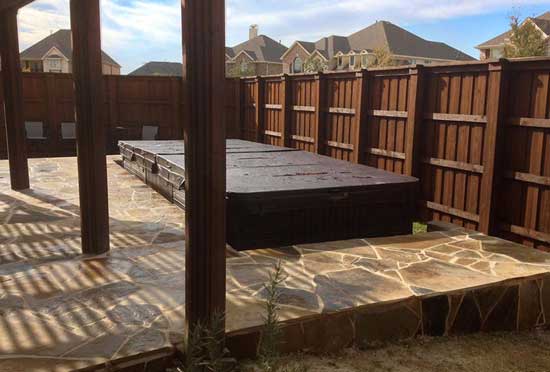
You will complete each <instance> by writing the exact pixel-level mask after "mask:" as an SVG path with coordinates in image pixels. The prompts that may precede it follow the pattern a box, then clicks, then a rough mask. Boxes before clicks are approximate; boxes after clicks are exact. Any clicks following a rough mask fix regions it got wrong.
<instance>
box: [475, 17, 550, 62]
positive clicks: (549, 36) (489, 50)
mask: <svg viewBox="0 0 550 372" xmlns="http://www.w3.org/2000/svg"><path fill="white" fill-rule="evenodd" d="M525 22H532V23H533V24H534V25H535V27H536V29H538V30H539V31H540V32H541V33H542V35H543V38H544V39H546V55H547V56H550V12H546V13H544V14H541V15H540V16H538V17H530V18H527V19H526V20H525V21H523V23H522V24H524V23H525ZM511 34H512V31H511V30H509V31H506V32H505V33H503V34H500V35H498V36H497V37H494V38H492V39H491V40H487V41H486V42H484V43H482V44H480V45H478V46H477V47H476V48H477V49H479V54H480V59H481V60H484V59H489V58H491V59H495V58H502V57H503V56H504V46H505V45H506V44H507V43H509V42H510V36H511Z"/></svg>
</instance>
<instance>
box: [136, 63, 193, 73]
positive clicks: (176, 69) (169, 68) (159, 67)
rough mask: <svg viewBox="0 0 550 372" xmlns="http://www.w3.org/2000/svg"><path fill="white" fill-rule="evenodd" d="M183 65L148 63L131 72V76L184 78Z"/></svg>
mask: <svg viewBox="0 0 550 372" xmlns="http://www.w3.org/2000/svg"><path fill="white" fill-rule="evenodd" d="M182 71H183V65H182V64H181V63H179V62H147V63H146V64H144V65H143V66H141V67H139V68H138V69H136V70H134V71H132V72H130V73H129V74H128V75H131V76H182Z"/></svg>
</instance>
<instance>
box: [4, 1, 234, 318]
mask: <svg viewBox="0 0 550 372" xmlns="http://www.w3.org/2000/svg"><path fill="white" fill-rule="evenodd" d="M32 1H33V0H2V1H1V2H0V52H1V58H2V74H3V79H4V90H5V91H4V96H5V112H6V128H7V130H6V131H7V141H8V157H9V166H10V177H11V187H12V188H13V189H14V190H23V189H27V188H29V171H28V165H27V156H26V151H25V137H26V136H25V128H24V119H23V97H22V72H21V66H20V59H19V41H18V29H17V12H18V10H19V9H20V8H21V7H23V6H25V5H27V4H29V3H31V2H32ZM70 11H71V29H72V33H73V77H74V89H75V97H76V113H75V115H76V120H75V121H76V128H77V129H76V143H77V158H78V178H79V193H80V214H81V234H82V251H83V253H85V254H102V253H105V252H107V251H108V250H109V207H108V195H107V167H106V151H105V130H106V129H105V123H104V122H103V121H102V119H101V118H102V113H101V111H102V110H103V104H102V102H103V78H102V68H101V27H100V0H70ZM181 11H182V27H183V32H182V40H183V84H184V92H185V93H184V94H185V98H184V99H185V105H184V107H185V114H184V120H185V125H184V127H185V133H184V139H185V149H186V157H185V162H186V167H185V168H186V175H185V177H186V182H185V188H186V190H185V193H186V243H185V244H186V251H185V252H186V261H185V262H186V264H185V266H186V282H185V286H186V319H187V324H188V326H190V327H193V326H194V325H195V324H197V322H198V321H201V322H209V321H210V320H211V317H212V315H213V314H214V313H223V312H224V311H225V182H226V181H225V128H224V120H223V112H224V110H223V99H224V95H223V84H222V82H223V81H224V79H225V66H224V55H225V1H224V0H181ZM205 61H206V62H207V63H205ZM191 92H192V94H190V93H191Z"/></svg>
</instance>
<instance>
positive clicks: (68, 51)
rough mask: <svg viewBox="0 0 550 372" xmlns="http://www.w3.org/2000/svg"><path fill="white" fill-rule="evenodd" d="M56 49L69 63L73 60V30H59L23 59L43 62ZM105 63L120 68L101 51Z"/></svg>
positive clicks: (27, 53)
mask: <svg viewBox="0 0 550 372" xmlns="http://www.w3.org/2000/svg"><path fill="white" fill-rule="evenodd" d="M54 47H55V48H56V49H57V50H59V52H60V53H61V54H62V55H63V56H64V57H66V58H67V59H68V60H69V61H70V60H72V58H73V43H72V37H71V30H58V31H57V32H54V33H53V34H51V35H49V36H47V37H45V38H44V39H42V40H40V41H39V42H37V43H36V44H34V45H32V46H30V47H29V48H27V49H25V50H24V51H23V52H21V58H22V59H33V60H41V59H42V58H43V57H44V55H46V54H47V53H48V52H49V51H50V50H51V49H52V48H54ZM101 53H102V61H103V63H108V64H111V65H115V66H118V67H120V65H119V64H118V63H117V62H116V61H115V60H114V59H112V58H111V57H110V56H109V55H108V54H107V53H105V52H103V51H101Z"/></svg>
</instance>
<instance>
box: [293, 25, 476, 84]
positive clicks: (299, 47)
mask: <svg viewBox="0 0 550 372" xmlns="http://www.w3.org/2000/svg"><path fill="white" fill-rule="evenodd" d="M376 49H386V50H388V51H389V52H390V53H391V55H392V62H393V63H394V64H396V65H407V64H416V63H419V64H420V63H423V64H430V63H436V62H450V61H472V60H474V58H473V57H471V56H469V55H467V54H466V53H463V52H461V51H460V50H458V49H455V48H453V47H451V46H449V45H447V44H445V43H441V42H435V41H429V40H425V39H422V38H421V37H419V36H417V35H414V34H413V33H411V32H409V31H407V30H405V29H403V28H401V27H399V26H397V25H394V24H393V23H390V22H386V21H378V22H376V23H374V24H372V25H370V26H368V27H366V28H364V29H362V30H360V31H358V32H356V33H354V34H351V35H350V36H335V35H332V36H329V37H324V38H322V39H320V40H318V41H316V42H309V41H295V42H294V43H293V44H292V46H291V47H290V48H289V49H288V50H287V51H286V53H285V54H284V55H283V57H282V61H283V71H284V72H285V73H299V72H303V71H304V64H305V63H306V61H308V60H310V59H317V60H318V61H319V62H320V63H322V64H324V65H325V66H326V69H327V70H354V69H360V68H362V67H367V66H368V65H369V63H370V62H371V61H372V60H373V59H374V51H375V50H376Z"/></svg>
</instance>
